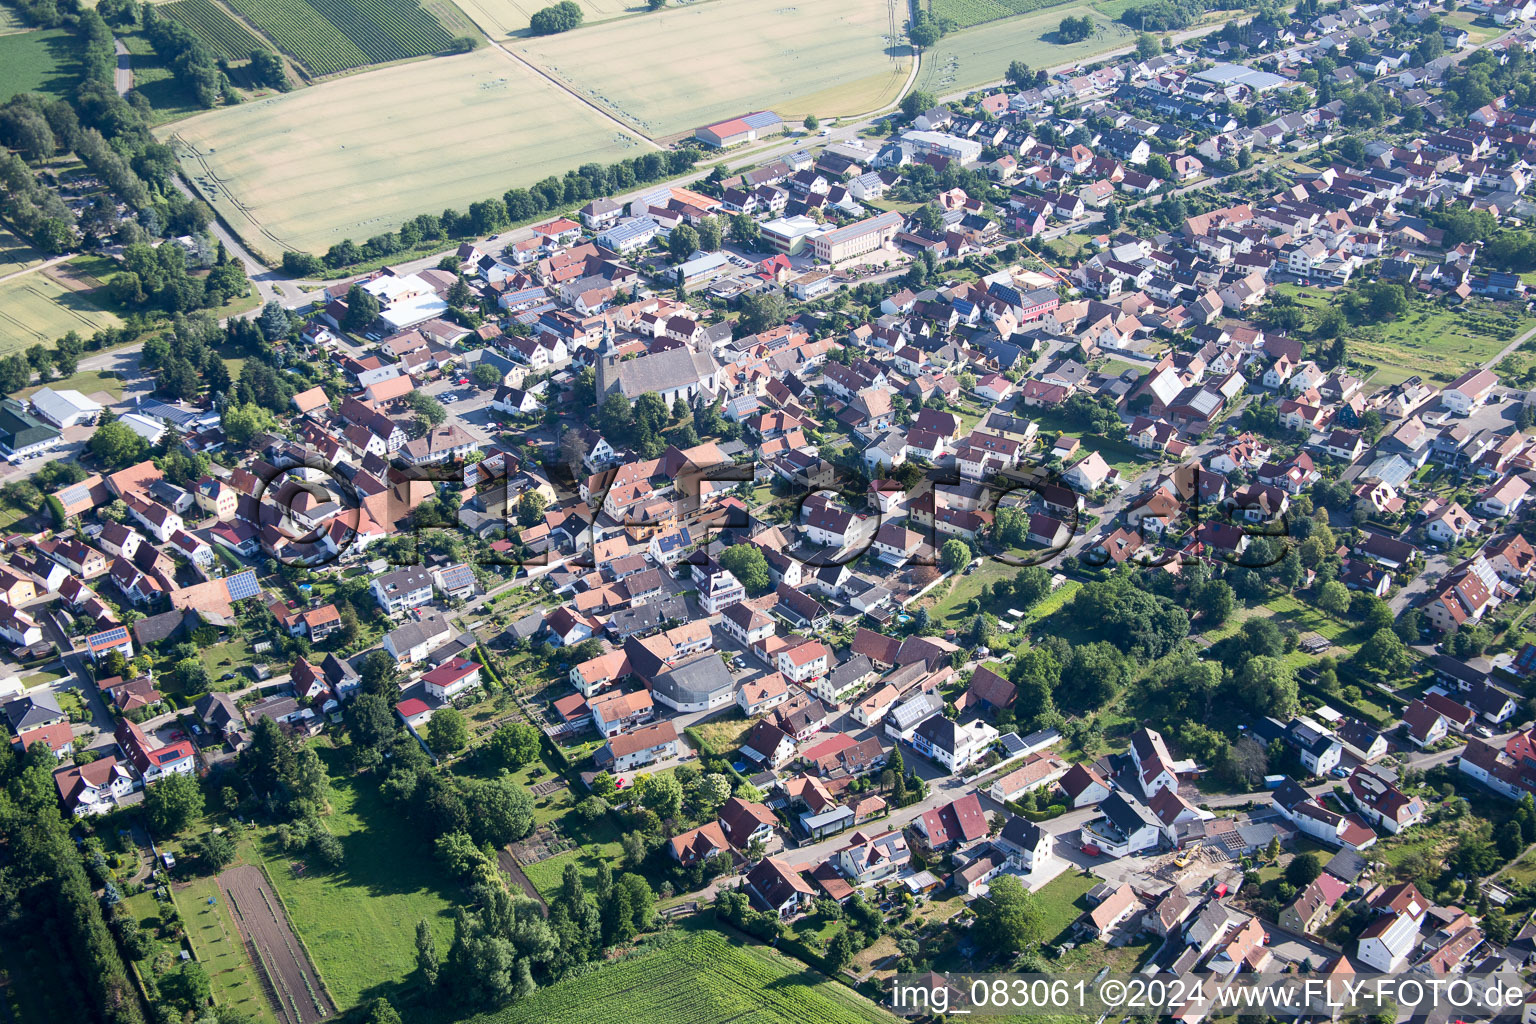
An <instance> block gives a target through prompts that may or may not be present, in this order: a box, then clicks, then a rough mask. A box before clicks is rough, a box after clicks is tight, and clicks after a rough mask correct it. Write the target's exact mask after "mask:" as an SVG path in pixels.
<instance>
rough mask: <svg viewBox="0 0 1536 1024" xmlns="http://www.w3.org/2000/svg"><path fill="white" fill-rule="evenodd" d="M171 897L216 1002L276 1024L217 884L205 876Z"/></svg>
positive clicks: (179, 889)
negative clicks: (204, 971)
mask: <svg viewBox="0 0 1536 1024" xmlns="http://www.w3.org/2000/svg"><path fill="white" fill-rule="evenodd" d="M171 895H172V898H173V899H174V900H175V902H176V910H177V912H178V913H179V914H180V915H181V920H182V924H183V926H184V927H185V928H186V930H187V938H188V940H190V941H191V943H192V951H193V953H194V954H195V955H196V956H197V959H198V960H199V961H200V962H201V963H202V965H203V968H204V970H206V971H207V972H208V981H209V983H210V984H211V985H212V988H213V999H214V1002H215V1003H217V1004H218V1005H220V1006H232V1007H234V1008H235V1009H237V1010H239V1011H240V1012H242V1013H247V1014H250V1015H251V1016H253V1017H255V1018H256V1019H257V1020H259V1021H261V1022H262V1024H273V1021H274V1017H273V1015H272V1003H271V1000H270V999H268V998H267V995H266V993H265V991H264V990H263V989H262V986H261V982H260V980H259V975H258V974H257V972H256V968H255V966H254V965H253V964H252V963H251V958H250V954H248V953H247V952H246V947H245V945H244V944H243V943H242V942H241V941H240V933H239V931H237V930H236V928H235V922H234V919H233V918H232V917H231V916H230V914H231V912H230V908H229V901H228V900H226V899H224V898H223V897H222V894H221V893H220V890H219V884H218V881H217V880H216V879H214V878H211V877H206V876H205V877H203V878H199V879H196V880H195V881H192V882H189V883H187V884H186V885H184V886H177V887H176V888H175V889H174V890H173V892H172V894H171ZM136 898H139V897H136ZM210 900H211V901H212V902H210Z"/></svg>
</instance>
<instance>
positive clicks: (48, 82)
mask: <svg viewBox="0 0 1536 1024" xmlns="http://www.w3.org/2000/svg"><path fill="white" fill-rule="evenodd" d="M79 81H80V63H79V59H78V58H77V57H76V56H75V48H74V39H73V38H72V37H71V36H70V34H69V33H68V32H66V31H65V30H64V29H61V28H51V29H39V30H37V31H35V32H13V33H9V34H0V99H9V98H10V97H12V96H14V95H16V94H17V93H19V92H36V93H42V94H44V95H46V96H49V97H51V98H53V99H65V98H67V97H68V96H69V95H70V93H71V92H73V91H74V88H75V85H76V84H77V83H78V82H79Z"/></svg>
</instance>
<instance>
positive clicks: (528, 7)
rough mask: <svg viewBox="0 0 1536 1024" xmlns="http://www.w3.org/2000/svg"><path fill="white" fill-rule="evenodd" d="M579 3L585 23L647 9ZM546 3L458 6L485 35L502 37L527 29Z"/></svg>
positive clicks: (468, 1) (487, 0)
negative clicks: (531, 18) (535, 14)
mask: <svg viewBox="0 0 1536 1024" xmlns="http://www.w3.org/2000/svg"><path fill="white" fill-rule="evenodd" d="M577 2H578V3H580V4H581V9H582V12H583V18H584V20H583V22H582V24H584V25H591V24H593V23H594V22H598V21H607V20H608V19H610V18H617V17H620V16H621V15H625V14H632V13H636V12H639V11H644V10H647V7H646V5H645V4H644V3H643V2H640V3H636V2H633V0H631V2H629V3H626V2H625V0H577ZM547 6H549V4H548V2H547V0H459V7H461V8H462V9H463V10H464V13H465V14H467V15H469V17H470V19H471V20H473V21H474V23H475V24H476V25H479V26H480V27H481V28H482V29H484V30H485V34H486V35H488V36H491V37H492V38H495V39H501V38H503V37H505V36H510V35H513V34H514V33H518V32H522V31H524V30H526V29H527V28H528V19H529V18H530V17H532V16H533V12H534V11H537V10H538V9H539V8H541V7H547Z"/></svg>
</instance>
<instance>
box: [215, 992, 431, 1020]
mask: <svg viewBox="0 0 1536 1024" xmlns="http://www.w3.org/2000/svg"><path fill="white" fill-rule="evenodd" d="M219 1024H225V1021H224V1020H223V1019H222V1018H220V1020H219ZM231 1024H232V1022H231ZM363 1024H401V1022H400V1011H399V1010H396V1009H395V1008H394V1007H393V1006H391V1005H390V1002H389V1000H388V999H385V998H384V997H383V996H379V997H378V998H376V999H374V1001H373V1002H371V1003H369V1004H368V1009H367V1010H366V1011H365V1012H364V1014H363Z"/></svg>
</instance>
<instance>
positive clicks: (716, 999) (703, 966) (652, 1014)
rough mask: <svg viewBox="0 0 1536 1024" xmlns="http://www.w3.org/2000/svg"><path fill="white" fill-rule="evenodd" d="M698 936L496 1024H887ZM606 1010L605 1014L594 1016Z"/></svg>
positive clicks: (756, 957)
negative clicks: (557, 1023) (582, 1022)
mask: <svg viewBox="0 0 1536 1024" xmlns="http://www.w3.org/2000/svg"><path fill="white" fill-rule="evenodd" d="M727 942H728V940H727V939H726V938H725V936H723V935H721V934H719V933H718V932H702V933H700V934H699V935H697V936H696V937H694V938H691V939H688V940H685V941H682V942H679V943H677V944H676V945H673V946H670V947H668V948H666V949H663V950H658V951H655V952H652V953H647V954H643V955H641V956H637V957H634V958H632V959H629V960H625V961H623V962H621V963H617V964H613V965H611V966H609V967H605V968H603V969H602V970H600V971H597V972H595V973H593V974H589V975H585V976H584V977H582V978H581V980H580V981H579V982H563V983H561V984H558V985H554V986H552V987H550V988H547V989H543V990H541V991H540V992H538V993H537V994H536V995H535V996H534V997H533V998H532V999H529V1000H526V1001H525V1002H523V1003H519V1004H517V1005H515V1006H512V1007H509V1008H508V1009H506V1010H504V1011H502V1012H501V1013H500V1014H498V1015H497V1016H496V1017H495V1018H494V1019H495V1020H496V1021H498V1022H499V1024H532V1022H534V1021H548V1020H575V1019H586V1020H588V1021H589V1022H590V1024H609V1022H611V1021H624V1022H625V1024H710V1022H714V1021H721V1020H729V1021H731V1022H732V1024H804V1022H806V1021H815V1022H816V1024H868V1022H871V1021H874V1020H879V1019H887V1018H884V1016H883V1015H881V1014H879V1013H878V1012H877V1011H875V1009H874V1008H873V1007H872V1006H870V1005H869V1004H867V1003H863V1002H861V1001H859V1000H858V999H857V997H855V996H853V994H852V993H846V995H845V994H844V992H843V990H841V989H839V988H838V986H836V985H833V984H830V983H824V984H822V985H820V986H812V985H808V984H802V983H801V982H800V980H799V979H798V978H792V975H793V974H794V972H793V971H792V970H791V969H790V968H788V967H787V966H786V965H785V964H783V963H781V962H779V961H777V960H775V959H771V958H769V957H768V956H766V955H764V954H761V953H758V952H757V951H755V950H752V949H739V948H732V947H731V946H729V945H728V944H727ZM598 1008H605V1010H606V1012H598Z"/></svg>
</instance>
